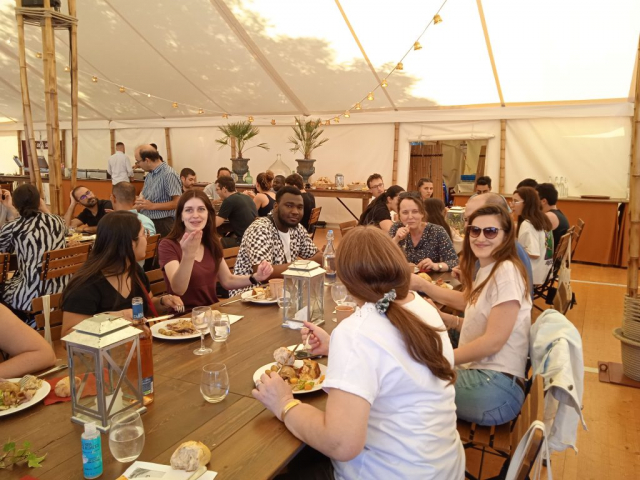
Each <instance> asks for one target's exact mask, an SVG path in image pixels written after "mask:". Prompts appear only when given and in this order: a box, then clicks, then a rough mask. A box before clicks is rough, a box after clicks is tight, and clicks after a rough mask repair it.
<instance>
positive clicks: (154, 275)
mask: <svg viewBox="0 0 640 480" xmlns="http://www.w3.org/2000/svg"><path fill="white" fill-rule="evenodd" d="M146 275H147V279H148V280H149V283H150V284H151V293H153V295H154V296H158V295H164V294H165V293H167V284H166V282H165V281H164V275H163V274H162V270H160V269H159V268H158V269H156V270H150V271H148V272H146Z"/></svg>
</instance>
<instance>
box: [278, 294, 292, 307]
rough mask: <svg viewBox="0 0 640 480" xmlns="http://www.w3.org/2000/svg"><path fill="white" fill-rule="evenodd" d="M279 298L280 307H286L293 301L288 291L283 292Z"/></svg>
mask: <svg viewBox="0 0 640 480" xmlns="http://www.w3.org/2000/svg"><path fill="white" fill-rule="evenodd" d="M277 300H278V306H279V307H280V308H286V307H288V306H289V304H290V303H291V297H290V296H289V294H288V293H287V292H282V296H279V297H277Z"/></svg>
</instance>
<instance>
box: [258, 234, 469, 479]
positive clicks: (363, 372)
mask: <svg viewBox="0 0 640 480" xmlns="http://www.w3.org/2000/svg"><path fill="white" fill-rule="evenodd" d="M336 270H337V272H338V277H339V278H340V280H341V281H342V282H343V283H344V285H345V286H346V287H347V290H348V291H349V293H350V294H351V295H352V296H353V297H354V298H355V299H356V301H357V303H358V304H359V306H360V308H359V309H358V310H357V311H356V313H354V314H353V315H351V316H350V317H349V318H347V319H345V320H343V321H342V322H341V323H340V325H338V327H337V328H336V329H335V330H334V331H333V333H332V334H331V338H330V339H329V335H328V334H327V333H326V332H325V331H324V330H322V329H321V328H320V327H318V326H316V325H313V324H309V323H305V325H306V327H307V328H305V329H304V330H303V337H306V335H307V334H309V335H310V336H311V337H310V340H309V342H310V345H311V346H312V353H313V354H322V355H329V368H328V371H327V378H326V380H325V381H324V384H323V385H324V388H325V390H326V391H327V393H328V399H327V405H326V411H325V412H323V411H321V410H318V409H317V408H315V407H312V406H311V405H308V404H300V403H299V402H298V401H296V400H294V397H293V395H292V394H291V387H290V386H289V385H287V384H286V383H285V382H284V381H283V380H282V379H281V378H280V377H279V376H278V375H276V374H270V375H269V376H268V375H266V374H263V375H262V377H261V382H260V383H259V384H258V386H257V388H256V390H254V391H253V392H252V393H253V395H254V397H256V398H257V399H258V400H260V401H261V402H262V403H263V404H264V405H265V406H266V407H267V408H268V409H269V410H271V411H272V412H273V413H274V414H275V415H276V416H277V417H278V418H279V419H281V420H283V421H284V422H285V425H286V427H287V428H288V429H289V430H290V431H291V432H292V433H293V434H294V435H295V436H296V437H298V438H299V439H300V440H302V441H303V442H305V443H306V444H307V445H309V446H310V447H312V448H314V449H316V450H318V451H319V452H321V453H323V454H324V455H326V456H327V457H329V459H331V463H329V460H328V459H326V462H320V463H321V465H316V468H320V469H323V472H324V473H325V474H326V477H323V478H336V479H356V478H363V479H364V478H366V479H372V478H384V479H385V480H387V479H389V480H390V479H421V480H423V479H436V478H447V479H462V478H463V477H464V450H463V448H462V444H461V442H460V438H459V436H458V433H457V430H456V416H455V403H454V398H455V389H454V386H453V382H454V381H455V372H454V370H453V367H452V364H453V349H452V347H451V343H450V341H449V338H448V336H447V333H446V330H445V328H444V325H443V323H442V320H441V319H440V318H439V315H438V313H437V310H436V309H435V308H433V307H432V306H431V305H429V304H428V303H427V302H426V301H424V300H423V299H422V298H420V297H419V296H418V295H417V294H414V293H413V292H411V291H409V281H410V276H411V274H410V272H409V269H408V268H407V263H406V260H405V258H404V256H403V254H402V251H401V250H400V248H398V247H397V246H396V245H394V244H393V242H392V241H391V239H390V238H389V237H388V236H387V235H386V234H385V233H384V232H383V231H382V230H380V229H378V228H375V227H358V228H356V229H354V230H353V231H352V232H351V233H349V235H347V236H345V237H344V238H343V239H342V241H341V242H340V245H339V247H338V250H337V254H336ZM309 331H311V332H310V333H309ZM283 417H284V418H283ZM309 470H310V466H309V465H306V468H305V472H303V473H302V475H301V476H300V477H299V478H318V477H317V476H312V475H311V473H310V472H309ZM290 475H293V476H288V477H287V478H298V477H296V476H295V474H294V473H293V472H291V474H290Z"/></svg>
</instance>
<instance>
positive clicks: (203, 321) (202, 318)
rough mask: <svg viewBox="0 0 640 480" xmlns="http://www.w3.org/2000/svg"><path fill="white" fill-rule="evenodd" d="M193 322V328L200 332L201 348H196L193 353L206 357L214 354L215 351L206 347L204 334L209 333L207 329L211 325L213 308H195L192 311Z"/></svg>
mask: <svg viewBox="0 0 640 480" xmlns="http://www.w3.org/2000/svg"><path fill="white" fill-rule="evenodd" d="M191 322H192V323H193V326H194V327H195V328H196V329H197V330H198V331H199V332H200V348H196V349H195V350H194V351H193V353H194V354H195V355H206V354H208V353H211V352H213V350H211V349H210V348H206V347H205V346H204V334H205V333H206V332H207V329H208V328H209V325H210V324H211V308H210V307H196V308H194V309H193V310H192V311H191Z"/></svg>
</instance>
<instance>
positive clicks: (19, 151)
mask: <svg viewBox="0 0 640 480" xmlns="http://www.w3.org/2000/svg"><path fill="white" fill-rule="evenodd" d="M16 137H18V158H19V159H20V161H21V162H22V164H23V165H24V160H23V158H22V139H21V138H20V130H16ZM20 175H24V171H23V170H22V168H20Z"/></svg>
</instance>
